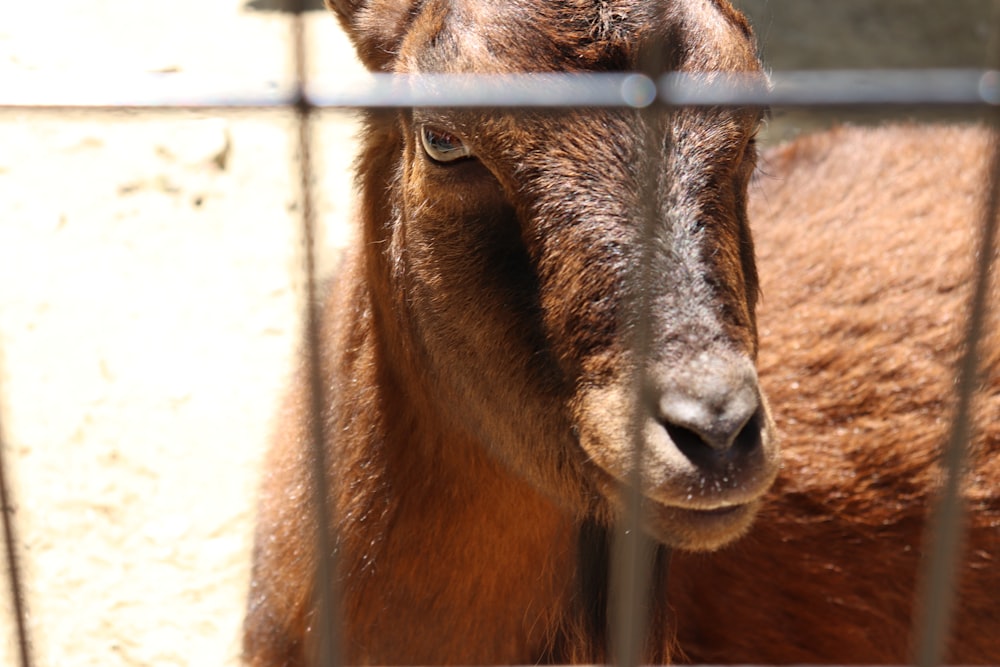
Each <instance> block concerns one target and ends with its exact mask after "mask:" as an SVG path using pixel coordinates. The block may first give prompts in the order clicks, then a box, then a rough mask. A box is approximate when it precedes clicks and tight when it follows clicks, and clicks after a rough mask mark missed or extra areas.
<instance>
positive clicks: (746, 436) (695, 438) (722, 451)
mask: <svg viewBox="0 0 1000 667" xmlns="http://www.w3.org/2000/svg"><path fill="white" fill-rule="evenodd" d="M662 423H663V427H664V428H665V429H666V431H667V435H668V436H670V440H671V441H672V442H673V443H674V446H675V447H677V449H678V450H679V451H680V452H681V454H683V455H684V456H685V458H687V459H688V460H689V461H691V462H692V463H694V464H695V465H696V466H698V467H700V468H707V467H712V466H716V465H718V464H719V463H721V462H723V461H732V460H734V459H738V458H740V457H743V456H746V455H748V454H751V453H753V452H754V450H756V449H758V448H760V447H761V443H762V439H761V428H762V424H763V416H762V414H761V412H760V411H759V410H758V411H757V412H755V413H754V414H753V415H752V416H751V417H750V419H748V420H747V421H746V423H745V424H743V425H742V428H740V430H739V432H738V433H737V434H736V435H735V436H734V437H732V438H725V437H722V438H721V440H723V441H725V442H727V443H729V446H728V447H720V446H719V442H720V436H719V435H718V434H716V435H715V436H714V437H712V439H711V440H710V439H708V438H706V437H705V436H703V435H702V434H700V433H699V432H698V431H695V430H693V429H691V428H687V427H685V426H680V425H678V424H675V423H671V422H662Z"/></svg>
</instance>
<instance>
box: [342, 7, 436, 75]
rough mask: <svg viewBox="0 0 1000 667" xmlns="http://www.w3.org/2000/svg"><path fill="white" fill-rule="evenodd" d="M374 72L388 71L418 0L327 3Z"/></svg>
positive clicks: (360, 55)
mask: <svg viewBox="0 0 1000 667" xmlns="http://www.w3.org/2000/svg"><path fill="white" fill-rule="evenodd" d="M325 1H326V6H327V7H328V8H330V9H331V10H333V13H334V14H336V15H337V18H338V19H339V20H340V25H341V26H343V28H344V30H345V31H346V32H347V34H348V36H349V37H350V38H351V41H352V42H353V43H354V50H355V51H357V53H358V58H360V59H361V62H362V63H364V65H365V67H367V68H368V69H369V70H371V71H373V72H378V71H388V70H389V66H390V64H391V63H392V61H393V59H394V58H395V56H396V53H397V51H398V50H399V44H400V43H401V42H402V41H403V36H404V35H405V34H406V29H407V27H409V25H410V20H411V18H412V16H413V12H414V6H415V5H419V4H420V2H419V0H325Z"/></svg>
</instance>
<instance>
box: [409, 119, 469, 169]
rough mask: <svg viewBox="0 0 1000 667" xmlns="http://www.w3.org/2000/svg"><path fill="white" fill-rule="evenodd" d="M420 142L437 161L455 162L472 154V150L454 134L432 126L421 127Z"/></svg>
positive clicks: (425, 150) (426, 151)
mask: <svg viewBox="0 0 1000 667" xmlns="http://www.w3.org/2000/svg"><path fill="white" fill-rule="evenodd" d="M420 143H421V144H423V147H424V152H425V153H427V155H428V156H429V157H430V158H431V159H432V160H434V161H435V162H454V161H455V160H461V159H462V158H467V157H471V156H472V151H471V150H470V149H469V147H468V146H466V145H465V142H463V141H462V140H461V139H459V138H458V137H456V136H455V135H454V134H449V133H448V132H445V131H443V130H436V129H434V128H432V127H426V126H425V127H422V128H421V129H420Z"/></svg>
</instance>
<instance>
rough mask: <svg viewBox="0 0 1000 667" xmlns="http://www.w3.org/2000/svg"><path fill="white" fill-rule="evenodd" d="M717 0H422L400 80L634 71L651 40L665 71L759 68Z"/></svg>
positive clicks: (747, 40)
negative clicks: (440, 74) (417, 75)
mask: <svg viewBox="0 0 1000 667" xmlns="http://www.w3.org/2000/svg"><path fill="white" fill-rule="evenodd" d="M726 7H728V5H724V4H720V3H719V1H717V0H683V1H682V0H659V1H657V0H518V1H516V2H500V1H498V0H425V1H424V2H423V3H421V4H420V5H419V9H417V10H416V18H415V19H414V21H413V22H412V23H411V31H410V34H409V35H408V36H407V39H405V40H404V44H403V47H402V49H401V53H400V59H399V60H398V61H397V64H398V65H399V69H400V70H402V71H427V72H430V71H446V72H483V73H488V72H519V71H546V70H569V71H602V70H627V69H635V68H636V67H637V66H638V64H639V63H638V60H639V57H640V53H641V50H642V48H643V47H644V46H645V45H646V44H649V43H651V42H652V41H657V43H662V44H664V45H665V46H666V48H667V49H668V51H670V57H669V58H668V62H669V63H670V66H671V67H677V68H684V62H685V61H690V62H691V64H692V65H694V67H696V68H698V69H758V68H759V65H758V62H757V59H756V56H755V54H754V47H753V42H752V38H751V37H750V34H749V29H748V28H747V26H746V24H745V23H744V22H743V21H742V19H741V17H740V15H739V14H738V13H736V12H735V11H734V10H732V9H731V8H728V9H724V8H726Z"/></svg>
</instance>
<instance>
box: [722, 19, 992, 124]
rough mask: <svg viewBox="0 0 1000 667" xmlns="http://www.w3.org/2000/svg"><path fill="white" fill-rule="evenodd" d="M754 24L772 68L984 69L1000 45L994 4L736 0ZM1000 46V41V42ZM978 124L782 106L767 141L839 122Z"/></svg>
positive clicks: (942, 112)
mask: <svg viewBox="0 0 1000 667" xmlns="http://www.w3.org/2000/svg"><path fill="white" fill-rule="evenodd" d="M733 4H735V5H736V6H737V7H739V8H740V9H742V10H743V11H744V12H745V13H746V15H747V17H748V18H749V19H750V22H751V23H753V26H754V31H755V32H756V34H757V41H758V43H759V44H760V51H761V56H762V58H763V60H764V63H765V64H766V66H767V67H769V68H771V69H772V70H785V69H840V68H852V69H853V68H861V69H877V68H893V69H896V68H899V69H906V68H960V67H969V68H982V67H987V66H988V63H989V59H990V53H989V51H990V36H991V34H992V33H996V35H997V39H998V40H1000V25H995V21H994V20H993V15H992V11H993V10H992V0H948V1H947V2H942V1H941V0H883V1H881V2H872V1H871V0H836V1H835V2H831V1H830V0H733ZM998 18H1000V17H998ZM998 43H1000V41H998ZM888 118H893V119H897V120H902V119H906V120H916V121H944V120H951V121H956V120H972V119H973V118H975V116H971V115H970V113H969V112H961V111H957V110H948V109H920V108H916V107H914V108H907V109H899V108H896V109H869V110H865V111H845V110H843V109H841V110H835V111H827V110H812V111H809V110H788V109H775V110H774V115H773V118H772V121H771V123H770V124H769V126H768V128H767V131H766V133H765V134H766V136H764V137H762V138H763V140H764V141H765V142H769V143H773V142H776V141H781V140H783V139H787V138H790V137H792V136H795V135H796V134H799V133H801V132H805V131H810V130H816V129H820V128H823V127H826V126H829V125H830V124H832V123H834V122H839V123H852V124H877V123H879V122H882V121H884V120H886V119H888Z"/></svg>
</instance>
